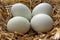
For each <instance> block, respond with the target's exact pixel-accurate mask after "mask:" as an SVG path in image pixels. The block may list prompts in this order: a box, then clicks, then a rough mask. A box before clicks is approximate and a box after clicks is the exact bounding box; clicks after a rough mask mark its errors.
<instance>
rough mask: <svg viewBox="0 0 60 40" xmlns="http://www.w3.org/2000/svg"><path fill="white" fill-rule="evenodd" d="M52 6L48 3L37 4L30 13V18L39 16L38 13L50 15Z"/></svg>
mask: <svg viewBox="0 0 60 40" xmlns="http://www.w3.org/2000/svg"><path fill="white" fill-rule="evenodd" d="M52 10H53V9H52V6H51V5H50V4H48V3H40V4H38V5H37V6H36V7H35V8H34V9H33V11H32V16H34V15H36V14H39V13H44V14H48V15H51V14H52Z"/></svg>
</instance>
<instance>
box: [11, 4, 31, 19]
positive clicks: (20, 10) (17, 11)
mask: <svg viewBox="0 0 60 40" xmlns="http://www.w3.org/2000/svg"><path fill="white" fill-rule="evenodd" d="M11 13H12V15H13V16H22V17H25V18H27V19H28V20H30V19H31V11H30V9H29V8H28V7H27V6H26V5H24V4H22V3H16V4H14V5H12V7H11Z"/></svg>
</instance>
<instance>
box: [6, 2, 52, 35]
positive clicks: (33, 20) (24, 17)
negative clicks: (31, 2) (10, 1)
mask: <svg viewBox="0 0 60 40" xmlns="http://www.w3.org/2000/svg"><path fill="white" fill-rule="evenodd" d="M11 12H12V15H13V16H14V17H13V18H11V19H10V20H9V21H8V23H7V29H8V31H11V32H14V31H17V32H20V33H23V34H24V33H26V32H27V31H28V30H29V29H30V25H31V27H32V29H33V30H35V31H36V32H47V31H49V30H51V29H52V28H53V27H52V24H53V20H52V18H51V17H50V16H49V15H51V13H52V7H51V5H50V4H48V3H41V4H39V5H37V6H36V7H35V8H34V9H33V11H32V14H31V11H30V10H29V8H28V7H27V6H25V5H24V4H21V3H16V4H14V5H12V8H11Z"/></svg>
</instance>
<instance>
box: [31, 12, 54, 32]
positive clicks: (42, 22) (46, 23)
mask: <svg viewBox="0 0 60 40" xmlns="http://www.w3.org/2000/svg"><path fill="white" fill-rule="evenodd" d="M31 27H32V29H33V30H35V31H36V32H48V31H50V30H51V29H52V28H53V19H52V18H51V17H50V16H49V15H47V14H43V13H42V14H37V15H35V16H34V17H33V18H32V19H31Z"/></svg>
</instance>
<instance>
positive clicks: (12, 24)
mask: <svg viewBox="0 0 60 40" xmlns="http://www.w3.org/2000/svg"><path fill="white" fill-rule="evenodd" d="M29 29H30V23H29V21H28V20H27V19H26V18H24V17H20V16H16V17H13V18H11V19H10V20H9V21H8V23H7V30H8V31H10V32H14V31H16V32H20V33H23V34H24V33H26V32H27V31H28V30H29Z"/></svg>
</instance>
